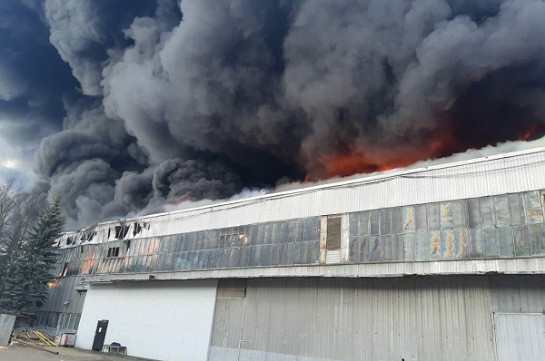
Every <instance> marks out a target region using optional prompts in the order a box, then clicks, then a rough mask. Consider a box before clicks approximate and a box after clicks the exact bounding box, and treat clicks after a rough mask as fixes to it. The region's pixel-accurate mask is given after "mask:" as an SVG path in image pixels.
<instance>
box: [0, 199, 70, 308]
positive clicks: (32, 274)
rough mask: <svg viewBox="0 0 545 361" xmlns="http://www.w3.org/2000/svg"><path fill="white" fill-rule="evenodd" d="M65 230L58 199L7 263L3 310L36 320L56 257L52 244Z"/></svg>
mask: <svg viewBox="0 0 545 361" xmlns="http://www.w3.org/2000/svg"><path fill="white" fill-rule="evenodd" d="M63 226H64V218H63V216H62V214H61V199H60V197H56V198H55V199H54V200H53V202H51V203H50V204H49V205H48V206H47V207H46V208H45V209H44V210H43V211H42V213H41V215H40V217H39V219H38V221H37V222H36V224H35V225H34V226H33V227H32V230H31V231H30V232H29V235H28V238H27V239H26V240H25V242H23V243H22V244H21V245H20V247H19V249H18V250H17V251H16V252H14V254H13V255H12V257H11V259H10V260H8V265H7V269H6V272H5V275H4V277H5V280H4V287H3V290H2V293H1V294H0V307H2V308H6V309H9V310H12V311H15V312H18V313H20V314H21V315H25V316H29V317H33V316H34V315H35V314H36V311H37V310H38V309H39V308H40V307H41V306H42V305H43V304H44V303H45V301H46V300H47V295H48V288H47V284H48V282H50V281H51V280H52V279H53V277H52V275H51V271H52V267H53V264H54V263H55V257H56V255H55V251H54V248H53V243H54V241H55V239H56V238H58V237H59V236H60V234H61V232H62V229H63Z"/></svg>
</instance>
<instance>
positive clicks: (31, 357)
mask: <svg viewBox="0 0 545 361" xmlns="http://www.w3.org/2000/svg"><path fill="white" fill-rule="evenodd" d="M47 349H48V350H53V351H58V352H59V354H58V355H54V354H51V353H49V352H46V351H43V350H39V349H35V348H33V347H29V346H22V345H12V346H0V360H1V361H120V360H125V361H128V360H144V359H141V358H135V357H130V356H121V355H111V354H107V353H102V352H94V351H87V350H81V349H78V348H73V347H48V348H47Z"/></svg>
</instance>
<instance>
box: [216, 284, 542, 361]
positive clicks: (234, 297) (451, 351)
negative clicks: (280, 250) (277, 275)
mask: <svg viewBox="0 0 545 361" xmlns="http://www.w3.org/2000/svg"><path fill="white" fill-rule="evenodd" d="M238 282H241V283H239V284H238V291H237V287H236V284H235V285H233V284H232V283H228V284H223V283H222V281H220V284H219V287H218V297H217V298H218V299H217V304H216V312H215V323H214V331H213V336H212V345H211V351H210V357H209V360H210V361H219V360H221V361H230V360H232V361H234V360H237V361H238V360H245V361H264V360H275V361H288V360H289V361H311V360H312V361H317V360H320V361H323V360H354V361H356V360H358V361H365V360H369V361H371V360H373V361H381V360H384V361H395V360H397V361H400V360H405V361H408V360H412V361H415V360H418V361H436V360H442V361H488V360H489V361H494V360H496V358H495V352H496V351H495V341H494V329H493V320H494V312H538V313H539V312H544V311H545V301H544V300H545V277H543V276H493V277H492V276H465V277H457V276H456V277H454V276H451V277H413V278H396V279H255V280H247V281H243V280H241V281H238ZM246 282H247V287H246V291H245V292H241V291H240V289H241V288H243V287H244V283H246ZM544 338H545V336H544ZM542 341H543V342H545V339H543V340H542Z"/></svg>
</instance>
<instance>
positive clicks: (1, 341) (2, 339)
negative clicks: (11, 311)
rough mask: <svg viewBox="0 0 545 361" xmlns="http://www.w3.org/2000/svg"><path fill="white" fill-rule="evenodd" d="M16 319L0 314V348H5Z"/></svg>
mask: <svg viewBox="0 0 545 361" xmlns="http://www.w3.org/2000/svg"><path fill="white" fill-rule="evenodd" d="M15 319H16V317H15V316H13V315H8V314H5V313H3V314H0V346H7V345H8V343H9V338H10V336H11V331H12V330H13V325H15Z"/></svg>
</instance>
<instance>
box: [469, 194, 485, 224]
mask: <svg viewBox="0 0 545 361" xmlns="http://www.w3.org/2000/svg"><path fill="white" fill-rule="evenodd" d="M468 216H469V227H470V228H480V227H481V224H482V221H481V207H480V205H479V200H478V199H470V200H468Z"/></svg>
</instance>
